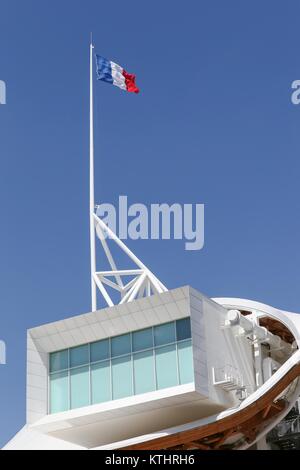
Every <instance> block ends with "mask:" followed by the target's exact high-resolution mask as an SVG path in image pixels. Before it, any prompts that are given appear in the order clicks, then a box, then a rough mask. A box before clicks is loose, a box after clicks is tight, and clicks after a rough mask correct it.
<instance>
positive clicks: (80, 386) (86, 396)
mask: <svg viewBox="0 0 300 470" xmlns="http://www.w3.org/2000/svg"><path fill="white" fill-rule="evenodd" d="M70 380H71V408H80V407H81V406H87V405H89V404H90V387H89V367H88V366H86V367H79V368H78V369H71V371H70Z"/></svg>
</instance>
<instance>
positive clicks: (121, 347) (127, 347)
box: [111, 334, 131, 357]
mask: <svg viewBox="0 0 300 470" xmlns="http://www.w3.org/2000/svg"><path fill="white" fill-rule="evenodd" d="M130 352H131V341H130V334H128V335H122V336H116V337H115V338H112V340H111V355H112V357H115V356H121V355H122V354H128V353H130Z"/></svg>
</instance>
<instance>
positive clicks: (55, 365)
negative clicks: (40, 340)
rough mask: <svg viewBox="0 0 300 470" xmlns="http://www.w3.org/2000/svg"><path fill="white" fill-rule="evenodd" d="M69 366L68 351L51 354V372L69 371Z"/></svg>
mask: <svg viewBox="0 0 300 470" xmlns="http://www.w3.org/2000/svg"><path fill="white" fill-rule="evenodd" d="M68 367H69V364H68V350H67V349H65V350H64V351H58V352H54V353H51V354H50V372H56V371H59V370H63V369H67V368H68Z"/></svg>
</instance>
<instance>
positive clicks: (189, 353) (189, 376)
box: [178, 340, 194, 384]
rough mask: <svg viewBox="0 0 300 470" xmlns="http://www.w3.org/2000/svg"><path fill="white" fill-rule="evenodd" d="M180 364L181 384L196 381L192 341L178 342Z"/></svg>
mask: <svg viewBox="0 0 300 470" xmlns="http://www.w3.org/2000/svg"><path fill="white" fill-rule="evenodd" d="M178 366H179V380H180V384H188V383H190V382H194V367H193V350H192V341H191V340H188V341H183V342H182V343H179V344H178Z"/></svg>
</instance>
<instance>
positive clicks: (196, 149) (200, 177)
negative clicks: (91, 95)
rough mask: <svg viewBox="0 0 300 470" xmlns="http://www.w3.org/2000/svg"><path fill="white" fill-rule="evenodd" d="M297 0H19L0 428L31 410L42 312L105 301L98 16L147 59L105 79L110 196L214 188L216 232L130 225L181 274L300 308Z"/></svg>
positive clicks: (8, 428) (8, 152)
mask: <svg viewBox="0 0 300 470" xmlns="http://www.w3.org/2000/svg"><path fill="white" fill-rule="evenodd" d="M299 14H300V5H299V2H297V1H292V0H289V1H287V2H280V1H271V0H266V1H264V2H261V1H258V0H252V1H251V2H250V1H248V2H246V1H244V2H240V1H238V0H235V1H234V0H227V1H226V2H224V1H221V0H218V1H216V0H214V1H211V0H210V1H208V0H206V1H204V0H201V1H199V0H197V1H196V0H194V1H192V0H190V1H189V2H178V1H174V0H172V1H170V0H167V1H164V2H162V1H158V0H153V1H151V2H141V1H136V0H132V1H131V2H129V3H128V2H123V1H122V2H121V1H119V0H116V1H114V2H104V1H101V0H97V1H93V0H86V1H85V2H82V1H79V0H72V1H71V0H65V1H64V2H61V1H58V0H52V1H51V2H48V1H46V0H42V1H37V0H34V1H33V0H26V1H23V2H21V1H20V0H9V1H8V0H2V1H1V6H0V79H1V80H5V81H6V84H7V105H6V106H1V107H0V162H1V170H0V213H1V238H0V286H1V287H0V293H1V295H0V339H3V340H5V341H6V344H7V361H8V363H7V365H6V366H0V396H1V400H0V445H2V444H4V443H5V442H6V441H7V440H8V439H9V438H10V437H11V436H12V435H13V434H14V433H15V432H16V431H17V430H18V429H19V428H20V427H21V426H22V425H23V424H24V422H25V344H26V329H27V328H30V327H34V326H36V325H39V324H41V323H46V322H51V321H54V320H58V319H62V318H65V317H68V316H71V315H74V314H77V313H78V314H79V313H83V312H87V311H89V309H90V285H89V220H88V92H89V90H88V80H89V64H88V61H89V33H90V31H91V30H92V31H93V32H94V39H95V45H96V51H97V52H98V53H99V54H102V55H103V56H106V57H108V58H109V59H111V60H113V61H115V62H117V63H119V64H121V65H123V66H124V67H125V68H126V69H127V70H128V71H129V72H134V73H135V74H136V75H137V83H138V85H139V87H140V89H141V93H140V94H139V95H137V96H136V95H132V94H129V93H127V94H126V93H124V92H122V91H120V90H118V89H117V88H115V87H112V86H110V85H107V84H105V83H97V84H96V103H97V105H96V113H95V114H96V116H95V119H96V130H95V133H96V182H97V187H96V199H97V201H98V202H101V201H105V202H113V203H115V202H116V201H117V200H118V196H119V195H122V194H125V195H128V198H129V203H133V202H142V203H144V204H150V203H155V202H168V203H170V204H171V203H173V202H179V203H204V204H205V207H206V219H205V222H206V225H205V247H204V249H203V250H201V251H190V252H189V251H185V250H184V244H183V242H181V241H136V242H128V245H129V246H130V248H132V249H133V250H134V251H135V252H136V254H137V255H138V256H139V257H140V258H141V259H142V260H143V261H144V263H145V264H147V265H149V267H150V269H152V270H153V271H154V272H155V273H156V275H157V276H158V277H159V278H160V279H161V280H162V281H163V282H164V283H165V284H166V285H167V286H168V287H169V288H173V287H177V286H180V285H185V284H190V285H192V286H193V287H195V288H197V289H198V290H200V291H202V292H204V293H205V294H207V295H209V296H235V297H246V298H250V299H255V300H259V301H262V302H266V303H269V304H271V305H273V306H277V307H281V308H283V309H287V310H292V311H299V312H300V299H299V284H300V250H299V240H300V217H299V210H300V185H299V176H300V155H299V153H300V106H295V105H292V103H291V99H290V97H291V83H292V81H293V80H296V79H300V59H299V51H298V43H299Z"/></svg>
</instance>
